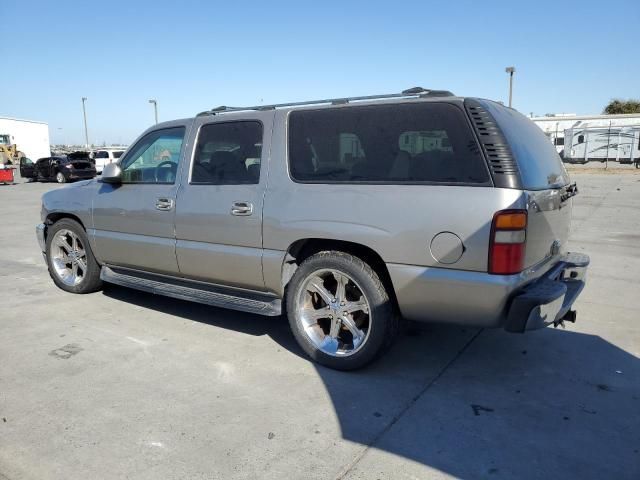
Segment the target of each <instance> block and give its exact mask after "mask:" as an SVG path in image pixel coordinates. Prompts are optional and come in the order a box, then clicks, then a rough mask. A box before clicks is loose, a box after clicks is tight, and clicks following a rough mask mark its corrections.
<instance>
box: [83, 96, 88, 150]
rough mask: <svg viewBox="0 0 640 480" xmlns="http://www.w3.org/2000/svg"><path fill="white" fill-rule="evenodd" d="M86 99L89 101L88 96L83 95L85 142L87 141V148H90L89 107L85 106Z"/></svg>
mask: <svg viewBox="0 0 640 480" xmlns="http://www.w3.org/2000/svg"><path fill="white" fill-rule="evenodd" d="M86 101H87V97H82V115H83V117H84V143H85V148H86V149H87V150H89V131H88V130H87V108H86V107H85V102H86Z"/></svg>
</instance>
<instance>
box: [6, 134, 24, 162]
mask: <svg viewBox="0 0 640 480" xmlns="http://www.w3.org/2000/svg"><path fill="white" fill-rule="evenodd" d="M24 156H25V155H24V153H22V152H21V151H20V150H18V146H17V145H16V144H13V143H11V136H10V135H7V134H3V133H0V164H13V165H17V164H18V163H20V159H21V158H23V157H24Z"/></svg>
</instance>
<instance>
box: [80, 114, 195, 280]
mask: <svg viewBox="0 0 640 480" xmlns="http://www.w3.org/2000/svg"><path fill="white" fill-rule="evenodd" d="M188 128H189V123H184V124H179V125H176V126H173V127H170V128H162V129H158V130H153V131H151V132H149V133H147V134H146V135H144V136H143V137H142V138H141V139H140V140H139V141H138V142H137V143H136V144H135V145H134V147H133V148H131V150H129V153H128V154H127V156H126V157H123V158H122V161H121V163H120V165H121V168H122V183H121V184H118V185H114V184H108V183H100V186H99V188H98V191H97V193H96V195H95V197H94V201H93V226H94V228H93V229H92V231H91V232H90V235H91V239H92V240H93V242H94V246H95V248H94V250H95V252H96V253H97V254H98V257H99V260H101V261H102V262H103V263H106V264H108V265H116V266H124V267H130V268H135V269H140V270H148V271H153V272H158V273H167V274H176V273H178V264H177V261H176V253H175V236H174V218H175V202H176V191H177V189H178V185H179V184H178V181H177V178H178V167H179V165H180V159H181V158H182V155H183V151H184V149H185V145H184V138H185V135H186V132H187V130H188Z"/></svg>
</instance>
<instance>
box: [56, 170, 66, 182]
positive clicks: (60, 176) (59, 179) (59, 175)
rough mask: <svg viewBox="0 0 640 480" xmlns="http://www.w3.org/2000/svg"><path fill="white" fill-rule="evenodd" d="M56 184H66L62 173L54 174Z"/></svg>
mask: <svg viewBox="0 0 640 480" xmlns="http://www.w3.org/2000/svg"><path fill="white" fill-rule="evenodd" d="M56 182H58V183H66V182H67V177H65V176H64V175H63V174H62V172H58V173H56Z"/></svg>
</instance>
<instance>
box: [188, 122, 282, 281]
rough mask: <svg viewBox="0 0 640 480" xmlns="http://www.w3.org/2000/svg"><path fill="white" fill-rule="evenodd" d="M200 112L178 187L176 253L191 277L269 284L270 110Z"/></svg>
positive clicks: (205, 279) (204, 279)
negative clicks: (238, 114) (265, 265)
mask: <svg viewBox="0 0 640 480" xmlns="http://www.w3.org/2000/svg"><path fill="white" fill-rule="evenodd" d="M243 118H245V119H244V120H242V121H228V120H226V119H225V118H224V116H212V117H200V118H198V119H196V123H195V124H194V129H193V131H194V133H193V136H194V143H195V145H196V146H195V150H194V154H193V159H192V162H191V165H190V168H189V169H186V168H185V169H183V175H184V177H183V178H184V180H183V184H182V187H181V188H180V191H179V193H178V198H177V210H176V240H177V243H176V255H177V257H178V265H179V266H180V273H181V274H182V275H183V276H185V277H188V278H193V279H198V280H203V281H207V282H212V283H217V284H223V285H228V286H234V287H240V288H248V289H253V290H264V281H263V277H262V206H263V199H264V190H265V187H266V181H267V165H266V164H265V163H266V159H267V158H268V154H269V150H270V141H271V128H272V123H273V111H271V112H255V113H252V114H251V115H250V116H247V117H243Z"/></svg>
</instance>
